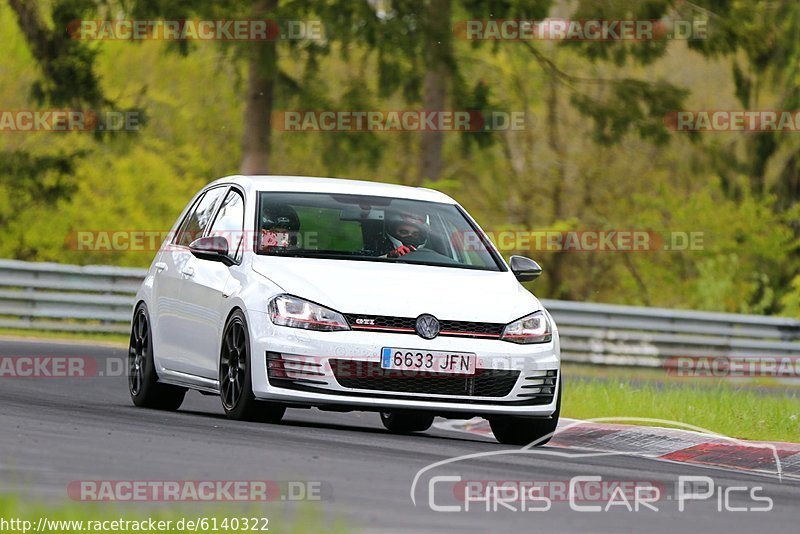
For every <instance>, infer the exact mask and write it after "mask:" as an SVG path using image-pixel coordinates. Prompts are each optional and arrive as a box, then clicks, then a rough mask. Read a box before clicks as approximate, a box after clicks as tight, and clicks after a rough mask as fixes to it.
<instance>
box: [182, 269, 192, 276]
mask: <svg viewBox="0 0 800 534" xmlns="http://www.w3.org/2000/svg"><path fill="white" fill-rule="evenodd" d="M181 273H182V274H185V275H186V276H187V277H192V276H194V267H184V268H183V269H181Z"/></svg>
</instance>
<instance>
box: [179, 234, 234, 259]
mask: <svg viewBox="0 0 800 534" xmlns="http://www.w3.org/2000/svg"><path fill="white" fill-rule="evenodd" d="M189 251H190V252H191V253H192V254H193V255H194V257H195V258H199V259H201V260H209V261H218V262H221V263H224V264H225V265H233V264H234V263H236V262H235V261H233V260H232V259H231V257H230V256H228V240H227V239H225V238H224V237H222V236H220V235H209V236H206V237H201V238H199V239H195V240H194V241H192V243H191V244H190V245H189Z"/></svg>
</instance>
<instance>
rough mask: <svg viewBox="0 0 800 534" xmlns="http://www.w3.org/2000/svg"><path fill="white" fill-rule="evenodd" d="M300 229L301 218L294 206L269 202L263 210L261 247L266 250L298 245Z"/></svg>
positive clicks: (260, 236)
mask: <svg viewBox="0 0 800 534" xmlns="http://www.w3.org/2000/svg"><path fill="white" fill-rule="evenodd" d="M299 230H300V218H299V217H298V216H297V212H296V211H295V210H294V208H292V207H291V206H287V205H278V204H272V205H269V204H268V205H266V206H264V207H263V208H262V210H261V232H260V235H259V249H260V250H261V251H262V252H264V251H267V250H270V249H276V248H278V249H288V248H292V247H297V232H298V231H299Z"/></svg>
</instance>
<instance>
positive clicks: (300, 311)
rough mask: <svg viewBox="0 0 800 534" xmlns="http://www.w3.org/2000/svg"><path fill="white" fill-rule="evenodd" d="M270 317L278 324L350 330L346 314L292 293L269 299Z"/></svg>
mask: <svg viewBox="0 0 800 534" xmlns="http://www.w3.org/2000/svg"><path fill="white" fill-rule="evenodd" d="M268 308H269V318H270V320H272V322H273V323H274V324H276V325H280V326H288V327H291V328H304V329H305V330H321V331H323V332H332V331H335V330H350V325H349V324H347V320H346V319H345V318H344V316H343V315H342V314H341V313H339V312H335V311H333V310H331V309H328V308H326V307H324V306H320V305H319V304H314V303H313V302H309V301H307V300H303V299H301V298H297V297H293V296H291V295H278V296H277V297H275V298H273V299H272V300H271V301H269V306H268Z"/></svg>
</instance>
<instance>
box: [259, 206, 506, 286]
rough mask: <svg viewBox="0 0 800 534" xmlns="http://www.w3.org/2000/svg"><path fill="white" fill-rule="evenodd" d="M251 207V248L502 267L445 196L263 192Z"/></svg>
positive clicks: (305, 254)
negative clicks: (440, 199) (254, 215)
mask: <svg viewBox="0 0 800 534" xmlns="http://www.w3.org/2000/svg"><path fill="white" fill-rule="evenodd" d="M258 213H259V215H258V223H257V224H258V232H257V237H256V239H257V242H256V252H257V253H258V254H264V255H270V256H294V257H307V258H327V259H342V260H365V261H382V262H394V263H411V264H421V265H436V266H445V267H459V268H467V269H482V270H490V271H500V270H504V269H503V268H502V267H501V263H499V261H498V259H497V258H496V256H495V254H494V253H492V252H490V251H489V250H488V249H487V246H486V243H487V241H486V238H485V237H483V236H482V235H481V234H480V233H479V232H478V230H477V229H476V228H474V227H473V226H472V224H471V223H470V221H469V220H468V219H467V218H466V217H465V216H464V214H463V213H462V212H461V211H460V210H459V209H458V207H456V206H454V205H452V204H441V203H436V202H424V201H418V200H408V199H397V198H386V197H369V196H362V195H339V194H327V193H275V192H262V193H260V198H259V207H258Z"/></svg>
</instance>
